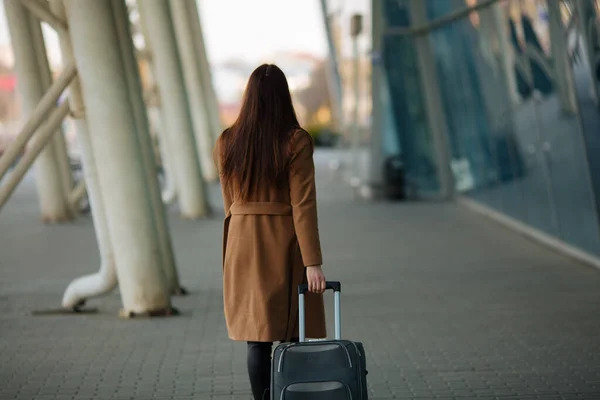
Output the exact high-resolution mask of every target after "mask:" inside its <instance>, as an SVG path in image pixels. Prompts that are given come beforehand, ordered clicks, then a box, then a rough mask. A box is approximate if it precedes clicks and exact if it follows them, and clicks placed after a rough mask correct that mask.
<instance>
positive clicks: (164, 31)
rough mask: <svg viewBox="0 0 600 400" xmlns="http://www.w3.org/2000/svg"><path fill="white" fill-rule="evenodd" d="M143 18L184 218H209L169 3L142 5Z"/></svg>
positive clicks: (140, 3)
mask: <svg viewBox="0 0 600 400" xmlns="http://www.w3.org/2000/svg"><path fill="white" fill-rule="evenodd" d="M138 4H139V10H140V17H141V18H142V19H143V21H144V24H145V25H146V26H147V28H148V29H147V33H148V36H147V37H146V40H147V41H148V42H150V47H151V48H152V50H153V60H154V67H155V70H156V77H157V80H158V82H159V87H158V89H159V93H160V98H161V106H162V109H163V111H164V112H163V116H164V118H165V127H166V129H167V132H165V133H166V136H167V139H168V140H169V146H168V147H169V150H170V151H171V152H172V155H173V158H172V161H173V170H174V171H173V172H174V175H175V182H176V187H177V194H178V200H179V208H180V211H181V215H182V217H184V218H186V219H197V218H201V217H204V216H207V215H208V214H209V205H208V201H207V198H206V192H205V188H204V180H203V178H202V173H201V168H200V161H199V158H198V154H197V152H196V143H195V140H194V131H193V127H192V122H191V117H190V113H189V110H188V104H187V98H186V92H185V84H184V82H183V76H182V71H181V65H180V61H179V60H180V59H179V54H178V52H177V44H176V42H175V32H174V30H173V25H172V21H171V15H170V11H169V4H168V1H167V0H153V1H140V2H138Z"/></svg>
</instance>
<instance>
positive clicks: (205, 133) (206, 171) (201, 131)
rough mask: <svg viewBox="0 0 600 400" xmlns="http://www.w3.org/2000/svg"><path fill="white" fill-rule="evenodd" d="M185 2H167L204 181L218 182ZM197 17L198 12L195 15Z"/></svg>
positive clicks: (199, 74) (179, 0)
mask: <svg viewBox="0 0 600 400" xmlns="http://www.w3.org/2000/svg"><path fill="white" fill-rule="evenodd" d="M187 3H192V4H193V3H194V2H193V1H188V0H186V1H181V0H169V5H170V6H171V15H172V17H173V26H174V27H175V35H176V40H177V48H178V49H179V55H180V56H181V67H182V69H183V77H184V81H185V86H186V89H187V97H188V102H189V106H190V114H191V116H192V123H193V126H194V133H195V135H196V145H197V147H198V156H199V158H200V162H201V164H202V172H203V175H204V179H206V180H207V181H214V180H216V179H217V169H216V167H215V163H214V160H213V156H212V150H213V134H212V133H211V124H210V121H209V119H208V115H207V107H206V105H205V104H204V103H205V101H204V92H203V89H202V74H201V68H200V65H198V64H199V60H198V57H196V49H195V46H194V41H193V31H192V27H191V21H190V19H191V18H193V16H190V15H189V12H190V11H188V7H187ZM196 14H197V13H196Z"/></svg>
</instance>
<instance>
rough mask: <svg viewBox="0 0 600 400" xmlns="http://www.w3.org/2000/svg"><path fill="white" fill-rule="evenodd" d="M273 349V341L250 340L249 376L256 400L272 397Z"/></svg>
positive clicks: (295, 339)
mask: <svg viewBox="0 0 600 400" xmlns="http://www.w3.org/2000/svg"><path fill="white" fill-rule="evenodd" d="M291 341H292V342H297V341H298V339H297V338H294V339H292V340H291ZM272 350H273V342H248V376H249V377H250V386H251V387H252V395H253V396H254V400H269V398H270V386H271V352H272Z"/></svg>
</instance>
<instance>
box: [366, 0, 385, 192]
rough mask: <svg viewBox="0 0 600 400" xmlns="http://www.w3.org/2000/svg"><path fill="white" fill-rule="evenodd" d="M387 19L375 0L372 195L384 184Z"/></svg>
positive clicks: (370, 147)
mask: <svg viewBox="0 0 600 400" xmlns="http://www.w3.org/2000/svg"><path fill="white" fill-rule="evenodd" d="M384 29H385V19H384V18H383V5H382V2H381V1H373V2H372V8H371V37H372V43H373V45H372V64H371V65H372V66H371V71H372V72H371V104H373V107H372V111H371V124H370V125H371V126H370V129H371V135H370V136H371V140H370V142H369V144H370V146H369V153H370V157H369V180H370V182H369V184H370V185H369V186H370V187H371V195H372V196H374V193H375V192H376V191H377V189H378V188H380V187H381V185H382V184H383V173H382V170H383V147H382V130H383V127H384V123H383V120H384V118H385V113H386V111H387V110H386V109H385V108H384V106H383V104H382V102H381V100H380V99H381V93H380V91H381V85H382V79H381V78H382V77H381V75H382V74H383V71H382V66H381V63H382V61H381V53H382V50H383V43H382V42H383V40H382V38H383V30H384ZM378 194H379V193H378Z"/></svg>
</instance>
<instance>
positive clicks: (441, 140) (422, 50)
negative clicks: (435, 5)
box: [410, 0, 454, 199]
mask: <svg viewBox="0 0 600 400" xmlns="http://www.w3.org/2000/svg"><path fill="white" fill-rule="evenodd" d="M410 19H411V25H412V26H421V25H424V24H426V23H427V22H428V18H427V3H426V2H425V1H423V0H410ZM412 40H414V43H415V47H416V53H417V65H418V68H419V77H420V80H421V88H422V89H423V98H424V102H425V108H426V114H427V122H428V125H429V130H430V131H431V139H432V142H433V151H434V153H435V159H436V164H437V174H438V180H439V183H440V195H441V197H442V198H445V199H449V198H452V197H453V195H454V176H453V175H452V170H451V169H450V150H449V146H448V137H447V135H446V122H445V121H446V119H445V117H444V108H443V107H442V103H441V100H440V99H441V96H440V88H439V84H438V76H437V73H436V68H435V58H434V56H433V51H432V49H431V44H430V43H429V36H427V35H419V36H416V37H413V39H412Z"/></svg>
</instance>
